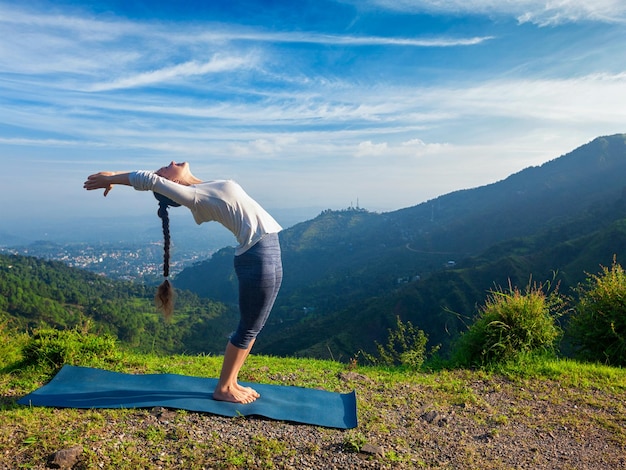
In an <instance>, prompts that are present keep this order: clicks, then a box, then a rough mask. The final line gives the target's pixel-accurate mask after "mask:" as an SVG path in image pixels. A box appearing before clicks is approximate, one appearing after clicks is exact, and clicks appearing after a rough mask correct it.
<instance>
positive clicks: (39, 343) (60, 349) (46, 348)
mask: <svg viewBox="0 0 626 470" xmlns="http://www.w3.org/2000/svg"><path fill="white" fill-rule="evenodd" d="M22 357H23V363H22V364H23V365H27V366H28V365H33V366H44V367H47V366H53V367H60V366H62V365H64V364H73V365H89V364H102V363H103V362H107V361H115V360H116V359H118V358H119V351H118V349H117V342H116V339H115V338H114V337H113V336H111V335H100V336H97V335H94V334H92V333H85V332H83V331H80V330H79V329H77V328H75V329H71V330H55V329H53V328H43V329H40V330H37V331H35V332H34V333H33V335H32V336H31V337H30V339H29V340H28V341H27V342H26V344H25V345H24V347H23V349H22Z"/></svg>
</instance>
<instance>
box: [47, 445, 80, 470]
mask: <svg viewBox="0 0 626 470" xmlns="http://www.w3.org/2000/svg"><path fill="white" fill-rule="evenodd" d="M82 452H83V448H82V447H81V446H74V447H70V448H69V449H62V450H59V451H57V452H55V453H54V454H52V455H51V456H50V457H49V458H48V468H64V469H67V468H72V467H73V466H74V464H75V463H76V462H77V461H78V456H79V455H80V454H81V453H82Z"/></svg>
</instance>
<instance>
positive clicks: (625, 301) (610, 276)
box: [568, 258, 626, 366]
mask: <svg viewBox="0 0 626 470" xmlns="http://www.w3.org/2000/svg"><path fill="white" fill-rule="evenodd" d="M576 291H577V293H578V302H577V304H576V306H575V310H574V314H573V315H572V319H571V322H570V325H569V328H568V333H569V335H570V336H571V338H572V343H573V344H574V346H575V348H576V353H577V355H578V356H579V357H580V358H581V359H586V360H591V361H600V362H605V363H607V364H610V365H615V366H624V365H626V273H624V269H623V268H622V267H621V266H620V265H619V264H618V263H617V262H616V261H615V258H614V259H613V265H612V266H611V268H607V267H602V272H601V273H600V274H598V275H589V276H588V277H587V280H586V282H584V283H582V284H580V285H579V286H578V287H577V288H576Z"/></svg>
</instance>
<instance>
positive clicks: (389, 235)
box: [175, 134, 626, 358]
mask: <svg viewBox="0 0 626 470" xmlns="http://www.w3.org/2000/svg"><path fill="white" fill-rule="evenodd" d="M625 174H626V135H624V134H619V135H613V136H606V137H599V138H597V139H595V140H593V141H592V142H590V143H588V144H586V145H584V146H582V147H580V148H578V149H576V150H574V151H572V152H570V153H568V154H566V155H563V156H561V157H559V158H556V159H554V160H552V161H549V162H547V163H545V164H543V165H541V166H537V167H531V168H527V169H524V170H522V171H520V172H518V173H516V174H513V175H511V176H509V177H508V178H506V179H504V180H502V181H499V182H496V183H493V184H490V185H486V186H482V187H479V188H474V189H468V190H461V191H456V192H453V193H450V194H447V195H443V196H440V197H438V198H435V199H432V200H430V201H426V202H424V203H422V204H419V205H416V206H413V207H409V208H406V209H401V210H398V211H394V212H388V213H381V214H378V213H371V212H368V211H366V210H363V209H358V208H357V209H355V208H350V209H346V210H343V211H324V212H322V213H321V214H319V215H318V216H317V217H315V218H314V219H312V220H310V221H307V222H303V223H300V224H298V225H295V226H294V227H291V228H289V229H287V230H285V231H283V232H282V233H281V244H282V248H283V262H284V269H285V278H284V283H283V287H282V290H281V293H280V295H279V298H278V300H277V304H276V307H275V309H274V312H273V313H272V316H271V317H270V321H268V324H267V326H266V329H265V330H264V332H263V334H262V335H261V336H260V337H259V341H258V343H257V344H258V346H257V348H258V351H260V352H264V353H271V354H280V355H291V354H306V355H314V356H323V357H328V356H329V355H332V356H342V357H344V358H345V356H346V355H348V354H353V353H354V352H355V351H357V350H358V349H360V348H367V347H370V346H371V345H372V343H373V341H374V340H378V341H381V340H383V339H384V336H385V335H386V329H387V328H388V327H391V326H392V325H393V323H394V318H395V315H400V316H401V317H402V319H403V320H407V319H410V320H411V321H412V322H413V323H414V324H416V325H417V326H419V327H420V328H422V329H424V330H425V331H426V332H427V334H428V335H429V336H430V337H431V340H435V341H437V342H446V341H448V342H449V341H450V338H452V337H453V336H454V333H455V332H458V331H459V330H461V329H462V328H463V323H464V322H467V321H469V317H471V315H472V314H473V313H474V312H475V310H476V304H477V303H480V302H482V301H483V300H484V297H485V294H486V292H487V291H488V290H489V289H492V288H493V287H494V283H496V284H499V285H506V284H507V283H508V280H509V279H513V280H514V281H515V282H516V283H521V286H524V285H525V284H526V283H527V282H528V280H529V279H530V278H531V276H532V277H533V278H534V279H537V280H540V281H542V280H546V279H548V278H549V277H550V276H551V275H552V274H551V273H552V272H558V273H560V275H561V276H564V275H565V274H567V276H569V277H568V278H567V279H565V278H563V279H559V280H558V281H561V282H564V284H566V285H573V283H575V282H578V281H579V280H581V279H582V278H584V275H585V274H584V271H585V270H587V271H590V272H595V271H597V268H598V265H599V263H604V264H607V263H610V258H611V256H612V255H613V254H615V253H617V254H619V252H618V251H617V250H618V248H621V245H620V243H621V240H622V239H623V238H624V237H623V235H624V233H623V231H622V225H621V224H622V223H621V222H620V221H621V220H622V219H623V218H624V217H625V214H624V195H625V193H626V190H625V187H626V184H625V181H624V176H623V175H625ZM603 237H604V239H605V242H606V243H604V244H603V245H602V247H600V246H598V247H597V252H596V253H595V255H592V254H591V253H590V254H588V255H585V259H584V260H583V259H581V256H582V254H583V253H584V251H585V249H588V248H590V247H591V246H592V245H593V243H594V242H595V241H596V240H598V239H599V238H603ZM613 248H614V249H613ZM232 256H233V251H232V249H223V250H220V251H219V252H217V253H216V254H215V255H214V256H213V257H212V258H211V259H210V260H207V261H205V262H202V263H199V264H197V265H195V266H193V267H191V268H187V269H185V270H184V271H183V272H181V273H180V274H179V275H178V276H177V278H176V280H175V281H176V285H177V286H178V287H179V288H183V289H189V290H191V291H193V292H195V293H197V294H198V295H200V296H203V297H209V298H212V299H215V300H219V301H223V302H234V301H235V300H236V278H235V275H234V271H233V268H232ZM418 278H419V279H420V280H419V281H415V280H416V279H418ZM407 281H408V282H407ZM411 281H412V282H411ZM518 285H519V284H518ZM451 312H454V314H453V313H451Z"/></svg>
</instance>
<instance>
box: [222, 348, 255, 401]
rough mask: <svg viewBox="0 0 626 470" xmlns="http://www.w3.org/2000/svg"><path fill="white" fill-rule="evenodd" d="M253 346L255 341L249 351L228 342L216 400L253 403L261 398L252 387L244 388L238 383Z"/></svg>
mask: <svg viewBox="0 0 626 470" xmlns="http://www.w3.org/2000/svg"><path fill="white" fill-rule="evenodd" d="M253 344H254V341H251V342H250V345H249V346H248V348H247V349H241V348H238V347H237V346H235V345H233V344H232V343H231V342H230V341H229V342H228V344H227V345H226V352H225V353H224V362H223V364H222V372H221V373H220V379H219V382H218V384H217V387H215V391H214V392H213V398H214V399H215V400H220V401H231V402H235V403H251V402H253V401H254V400H256V399H257V398H258V397H259V394H258V393H257V392H256V391H255V390H253V389H252V388H250V387H242V386H241V385H239V383H238V381H237V379H238V376H239V371H240V370H241V366H243V363H244V362H245V360H246V358H247V357H248V354H249V353H250V350H251V349H252V345H253Z"/></svg>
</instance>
